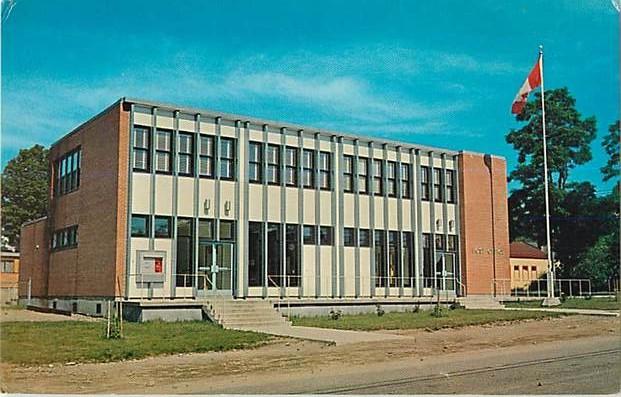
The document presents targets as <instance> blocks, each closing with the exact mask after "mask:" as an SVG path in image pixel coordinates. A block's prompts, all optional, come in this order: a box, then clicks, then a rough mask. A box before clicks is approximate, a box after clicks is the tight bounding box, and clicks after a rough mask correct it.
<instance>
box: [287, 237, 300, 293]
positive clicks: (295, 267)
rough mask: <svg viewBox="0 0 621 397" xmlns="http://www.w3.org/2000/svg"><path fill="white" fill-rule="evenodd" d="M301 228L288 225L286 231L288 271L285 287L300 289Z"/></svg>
mask: <svg viewBox="0 0 621 397" xmlns="http://www.w3.org/2000/svg"><path fill="white" fill-rule="evenodd" d="M299 236H300V226H298V225H287V230H286V236H285V238H286V249H285V255H286V258H285V259H286V270H285V274H286V276H287V280H286V283H285V285H286V286H289V287H298V286H299V284H300V237H299Z"/></svg>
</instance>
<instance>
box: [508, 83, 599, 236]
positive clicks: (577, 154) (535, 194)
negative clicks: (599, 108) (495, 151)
mask: <svg viewBox="0 0 621 397" xmlns="http://www.w3.org/2000/svg"><path fill="white" fill-rule="evenodd" d="M545 94H546V96H545V105H546V134H547V144H548V179H549V181H550V189H549V192H550V207H551V209H550V212H551V217H554V218H558V217H563V216H566V215H568V214H567V211H566V210H565V209H564V208H563V206H562V204H563V201H564V200H565V196H566V194H567V191H568V189H571V188H572V187H571V186H568V180H569V175H570V171H571V169H572V168H574V167H575V166H577V165H581V164H584V163H586V162H588V161H589V160H591V158H592V154H591V148H590V144H591V142H592V141H593V139H595V134H596V123H595V117H587V118H583V117H582V116H581V115H580V113H579V112H578V111H577V110H576V107H575V105H576V101H575V99H574V98H573V97H572V96H571V94H570V93H569V91H568V89H567V88H559V89H554V90H547V91H546V93H545ZM516 119H517V120H518V121H521V122H526V123H527V124H526V125H525V126H524V127H522V128H520V129H518V130H511V131H510V132H509V134H508V135H507V137H506V140H507V143H509V144H511V145H513V147H514V149H515V150H517V152H518V164H517V167H516V169H515V170H513V171H512V172H511V173H510V174H509V180H510V181H516V182H519V184H520V186H519V187H518V188H517V189H514V190H513V191H512V192H511V195H510V197H509V213H510V218H511V230H510V232H511V238H512V239H516V238H518V237H522V238H527V239H531V240H533V241H536V242H537V244H538V245H540V246H542V245H545V243H546V234H545V201H544V186H543V182H544V180H543V179H544V178H543V140H542V134H541V120H542V114H541V96H540V94H539V93H537V94H535V98H534V99H533V100H531V101H529V102H528V103H527V104H526V106H525V107H524V109H523V110H522V112H521V113H520V114H518V115H517V116H516ZM583 193H584V192H583ZM558 225H559V223H558V222H552V226H553V244H554V242H555V241H557V240H558V239H557V238H556V236H558V235H559V226H558Z"/></svg>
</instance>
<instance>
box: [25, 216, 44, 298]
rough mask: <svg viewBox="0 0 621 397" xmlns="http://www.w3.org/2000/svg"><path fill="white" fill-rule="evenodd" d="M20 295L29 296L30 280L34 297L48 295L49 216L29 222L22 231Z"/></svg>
mask: <svg viewBox="0 0 621 397" xmlns="http://www.w3.org/2000/svg"><path fill="white" fill-rule="evenodd" d="M19 239H20V247H21V253H20V262H21V263H20V268H19V288H18V294H19V296H23V297H25V296H28V280H30V281H31V283H32V284H31V294H32V297H34V298H46V297H47V277H48V263H49V262H48V261H49V243H50V239H49V232H48V229H47V218H42V219H39V220H36V221H33V222H29V223H27V224H25V225H24V226H22V230H21V232H20V237H19Z"/></svg>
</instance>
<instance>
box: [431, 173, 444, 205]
mask: <svg viewBox="0 0 621 397" xmlns="http://www.w3.org/2000/svg"><path fill="white" fill-rule="evenodd" d="M443 184H444V177H443V175H442V168H438V167H434V168H433V200H434V201H435V202H436V203H441V202H442V201H443V200H444V189H442V185H443ZM436 193H437V194H436Z"/></svg>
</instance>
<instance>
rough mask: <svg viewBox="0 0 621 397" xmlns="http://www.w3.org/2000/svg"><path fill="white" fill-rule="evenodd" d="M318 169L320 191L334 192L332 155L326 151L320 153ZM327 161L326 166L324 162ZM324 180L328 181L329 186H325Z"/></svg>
mask: <svg viewBox="0 0 621 397" xmlns="http://www.w3.org/2000/svg"><path fill="white" fill-rule="evenodd" d="M318 159H319V161H318V168H319V181H318V182H319V189H320V190H332V153H331V152H326V151H320V152H319V156H318ZM324 159H325V160H326V161H327V164H324V162H323V160H324ZM324 180H325V181H327V185H326V186H324Z"/></svg>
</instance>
